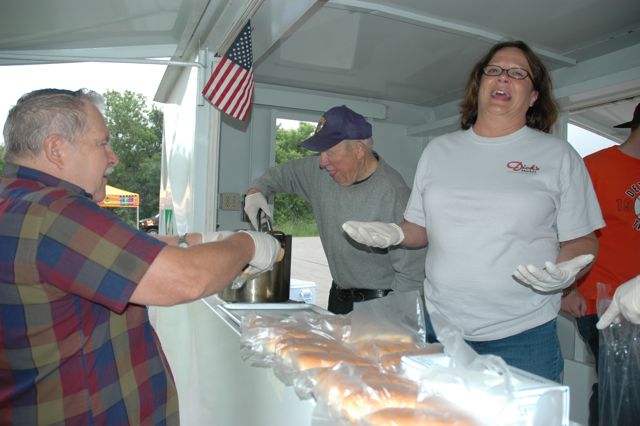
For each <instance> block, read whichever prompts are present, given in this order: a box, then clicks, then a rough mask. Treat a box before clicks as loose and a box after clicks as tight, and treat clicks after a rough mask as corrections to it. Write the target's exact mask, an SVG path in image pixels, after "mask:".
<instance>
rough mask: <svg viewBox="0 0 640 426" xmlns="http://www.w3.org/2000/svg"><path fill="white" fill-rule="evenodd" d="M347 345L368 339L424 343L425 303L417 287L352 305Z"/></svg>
mask: <svg viewBox="0 0 640 426" xmlns="http://www.w3.org/2000/svg"><path fill="white" fill-rule="evenodd" d="M349 315H350V317H351V333H350V335H349V336H347V337H346V339H345V340H346V341H347V342H348V343H350V344H355V345H357V344H360V343H363V342H368V341H371V340H384V341H388V342H395V343H416V342H419V343H424V342H425V336H426V327H425V316H424V304H423V302H422V296H421V295H420V292H418V291H417V290H412V291H408V292H392V293H390V294H389V295H388V296H386V297H381V298H379V299H372V300H368V301H366V302H358V303H355V304H354V305H353V311H352V312H351V313H350V314H349Z"/></svg>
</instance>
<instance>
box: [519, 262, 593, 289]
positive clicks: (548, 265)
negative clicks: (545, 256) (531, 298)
mask: <svg viewBox="0 0 640 426" xmlns="http://www.w3.org/2000/svg"><path fill="white" fill-rule="evenodd" d="M593 258H594V256H593V255H592V254H583V255H580V256H576V257H574V258H573V259H571V260H567V261H566V262H560V263H558V264H555V263H552V262H544V268H538V267H536V266H533V265H526V266H525V265H519V266H518V268H517V269H516V270H515V272H514V273H513V276H514V277H516V278H517V279H518V280H519V281H521V282H523V283H524V284H528V285H530V286H531V287H533V288H535V289H536V290H539V291H542V292H545V293H550V292H553V291H557V290H562V289H565V288H567V287H569V286H570V285H571V284H573V282H574V281H575V280H576V275H578V272H580V270H581V269H582V268H584V267H585V266H587V265H588V264H589V263H591V261H592V260H593Z"/></svg>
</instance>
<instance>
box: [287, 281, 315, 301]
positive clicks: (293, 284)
mask: <svg viewBox="0 0 640 426" xmlns="http://www.w3.org/2000/svg"><path fill="white" fill-rule="evenodd" d="M289 299H291V300H296V301H299V302H304V303H311V304H315V303H316V283H314V282H313V281H305V280H298V279H295V278H291V281H290V284H289Z"/></svg>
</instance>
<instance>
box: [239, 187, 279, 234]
mask: <svg viewBox="0 0 640 426" xmlns="http://www.w3.org/2000/svg"><path fill="white" fill-rule="evenodd" d="M260 209H262V211H263V212H264V214H265V215H267V216H269V218H270V219H273V213H271V209H270V208H269V203H267V199H266V198H264V195H262V193H261V192H254V193H253V194H249V195H247V196H246V197H244V211H245V213H246V214H247V216H248V217H249V220H250V221H251V225H253V229H259V226H260V224H259V223H258V212H259V211H260Z"/></svg>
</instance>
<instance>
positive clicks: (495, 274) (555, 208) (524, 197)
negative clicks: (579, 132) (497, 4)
mask: <svg viewBox="0 0 640 426" xmlns="http://www.w3.org/2000/svg"><path fill="white" fill-rule="evenodd" d="M461 107H462V116H461V127H462V130H459V131H456V132H453V133H449V134H446V135H443V136H440V137H438V138H436V139H434V140H433V141H431V142H430V143H429V144H428V145H427V147H426V148H425V150H424V152H423V154H422V157H421V158H420V161H419V163H418V168H417V170H416V175H415V180H414V183H413V189H412V192H411V197H410V199H409V202H408V205H407V208H406V210H405V214H404V221H403V222H402V223H400V224H390V223H380V222H353V221H350V222H346V223H345V224H344V225H343V228H344V230H345V231H346V232H347V233H348V234H349V235H350V236H351V237H352V238H353V239H355V240H356V241H358V242H360V243H363V244H367V245H370V246H375V247H381V248H383V247H389V246H393V245H402V246H403V247H424V246H425V245H427V244H428V245H429V249H428V251H427V257H426V263H425V272H426V278H425V299H426V305H427V308H428V311H429V314H430V315H434V314H436V313H437V314H438V315H441V316H442V317H444V318H445V319H446V320H448V321H449V322H451V323H453V324H455V325H456V326H459V327H460V328H462V330H463V332H464V337H465V340H466V341H467V343H469V345H470V346H471V347H473V348H474V349H475V350H476V351H477V352H478V353H480V354H494V355H498V356H501V357H502V358H503V359H504V360H505V361H506V362H507V363H508V364H510V365H512V366H515V367H518V368H521V369H523V370H526V371H529V372H531V373H534V374H538V375H540V376H543V377H546V378H549V379H551V380H556V381H559V380H560V374H561V373H562V370H563V360H562V354H561V352H560V344H559V341H558V337H557V332H556V317H557V314H558V310H559V307H560V297H561V294H562V290H564V289H565V288H567V287H569V286H571V285H572V284H573V283H574V281H575V279H576V277H578V276H581V275H582V274H584V273H585V272H586V270H588V268H589V265H590V263H591V261H592V260H593V257H594V256H595V254H596V253H597V249H598V242H597V239H596V237H595V234H594V231H595V230H596V229H598V228H601V227H603V226H604V221H603V219H602V215H601V212H600V208H599V206H598V200H597V198H596V196H595V193H594V191H593V187H592V185H591V181H590V179H589V175H588V173H587V172H586V169H585V167H584V164H583V162H582V159H581V158H580V156H579V155H578V154H577V153H576V152H575V151H574V150H573V148H572V147H571V146H570V145H569V143H567V142H566V141H563V140H560V139H557V138H555V137H553V136H551V135H549V134H548V132H549V129H550V128H551V126H552V125H553V123H554V122H555V120H556V117H557V106H556V103H555V101H554V99H553V96H552V90H551V79H550V77H549V74H548V72H547V70H546V69H545V67H544V64H543V63H542V61H541V60H540V59H539V58H538V57H537V56H536V55H535V53H534V52H533V51H532V50H531V49H530V48H529V47H528V46H527V45H526V44H525V43H523V42H521V41H509V42H503V43H499V44H496V45H495V46H493V47H492V48H491V49H490V50H489V51H488V52H487V53H486V54H485V55H484V57H483V58H482V59H481V60H480V61H479V62H478V63H477V64H476V65H475V67H474V68H473V70H472V71H471V74H470V76H469V79H468V82H467V85H466V89H465V97H464V99H463V101H462V104H461ZM432 334H433V333H432ZM434 339H435V335H432V336H431V340H434Z"/></svg>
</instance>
